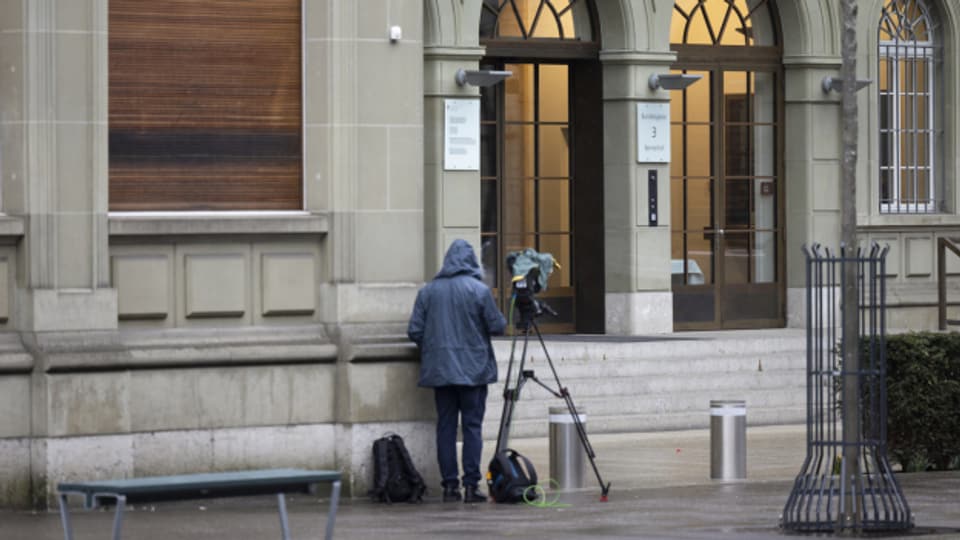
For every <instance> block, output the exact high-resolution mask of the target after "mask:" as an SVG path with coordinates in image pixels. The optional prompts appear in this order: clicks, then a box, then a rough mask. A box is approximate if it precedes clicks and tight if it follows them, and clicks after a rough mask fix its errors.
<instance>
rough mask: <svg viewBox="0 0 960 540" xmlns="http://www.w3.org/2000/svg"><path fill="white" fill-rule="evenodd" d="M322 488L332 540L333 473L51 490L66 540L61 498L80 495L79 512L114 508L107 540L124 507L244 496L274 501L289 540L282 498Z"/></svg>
mask: <svg viewBox="0 0 960 540" xmlns="http://www.w3.org/2000/svg"><path fill="white" fill-rule="evenodd" d="M323 482H331V483H332V486H333V491H332V492H331V494H330V510H329V512H328V516H327V531H326V538H327V540H330V539H331V538H333V523H334V518H335V517H336V514H337V504H338V502H339V499H340V473H339V472H338V471H308V470H302V469H265V470H255V471H236V472H220V473H202V474H183V475H176V476H151V477H145V478H128V479H124V480H103V481H93V482H63V483H60V484H58V485H57V492H58V493H57V497H58V498H59V501H60V520H61V522H62V524H63V534H64V538H65V539H66V540H73V528H72V526H71V524H70V509H69V507H68V506H67V495H69V494H80V495H83V497H84V507H85V508H87V509H93V508H97V507H99V506H101V505H103V504H111V502H112V503H113V504H115V505H116V512H115V514H114V518H113V538H114V540H119V539H120V526H121V524H122V523H123V510H124V506H125V505H126V504H127V503H130V504H136V503H146V502H159V501H174V500H183V499H209V498H220V497H238V496H246V495H272V494H276V495H277V504H278V506H279V510H280V527H281V529H282V532H283V539H284V540H289V539H290V526H289V524H288V522H287V503H286V499H285V498H284V494H286V493H310V492H311V490H312V488H313V487H314V486H315V485H317V484H320V483H323Z"/></svg>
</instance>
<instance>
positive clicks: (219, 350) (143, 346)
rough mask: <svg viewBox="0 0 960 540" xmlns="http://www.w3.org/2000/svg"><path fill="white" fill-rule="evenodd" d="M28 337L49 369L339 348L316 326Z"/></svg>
mask: <svg viewBox="0 0 960 540" xmlns="http://www.w3.org/2000/svg"><path fill="white" fill-rule="evenodd" d="M25 339H26V340H27V341H28V343H27V345H28V347H29V348H30V349H31V350H32V352H33V353H34V355H35V356H36V357H37V358H38V360H39V361H40V362H41V367H42V369H43V370H44V371H46V372H49V373H63V372H71V371H92V370H95V371H115V370H126V369H151V368H159V369H164V368H174V367H212V366H244V365H271V364H293V363H333V362H335V361H336V359H337V356H338V353H339V348H338V347H337V345H335V344H333V343H331V342H330V341H329V340H327V338H326V333H325V332H324V331H323V329H322V328H318V327H316V326H306V327H289V328H272V327H271V328H243V329H232V330H225V329H222V328H220V329H202V330H190V331H184V330H170V331H142V330H136V331H119V332H85V333H80V332H73V333H56V334H53V333H51V334H26V335H25ZM0 352H2V351H0Z"/></svg>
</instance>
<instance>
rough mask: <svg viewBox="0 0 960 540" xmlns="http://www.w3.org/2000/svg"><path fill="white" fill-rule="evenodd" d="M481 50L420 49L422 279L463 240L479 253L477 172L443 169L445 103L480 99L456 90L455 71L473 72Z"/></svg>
mask: <svg viewBox="0 0 960 540" xmlns="http://www.w3.org/2000/svg"><path fill="white" fill-rule="evenodd" d="M482 56H483V49H482V48H478V47H429V48H427V49H426V50H425V51H424V72H425V76H424V107H425V110H424V119H423V123H424V131H425V133H426V137H425V154H424V155H425V158H424V186H423V189H424V222H425V223H424V236H425V241H424V242H425V246H424V249H425V265H424V276H423V279H424V280H429V279H431V278H432V277H433V275H434V274H435V273H436V272H437V270H439V269H440V266H441V264H442V262H443V255H444V253H446V250H447V247H448V246H449V245H450V243H451V242H453V241H454V240H455V239H457V238H462V239H464V240H466V241H468V242H470V245H472V246H473V247H474V249H475V250H477V251H478V253H479V249H480V204H479V201H480V171H446V170H444V168H443V156H444V102H445V100H446V99H448V98H455V99H475V100H478V101H479V99H480V89H479V88H477V87H475V86H459V85H457V83H456V80H455V79H454V75H455V73H456V72H457V70H458V69H460V68H462V69H477V67H478V64H479V60H480V58H481V57H482Z"/></svg>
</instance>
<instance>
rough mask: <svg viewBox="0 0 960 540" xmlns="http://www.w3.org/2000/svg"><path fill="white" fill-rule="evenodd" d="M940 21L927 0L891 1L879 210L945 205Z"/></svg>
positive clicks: (883, 23)
mask: <svg viewBox="0 0 960 540" xmlns="http://www.w3.org/2000/svg"><path fill="white" fill-rule="evenodd" d="M936 30H937V23H936V19H935V18H934V17H933V14H932V12H931V10H930V8H929V6H928V5H927V4H926V2H924V1H923V0H887V2H886V3H885V4H884V6H883V11H882V14H881V17H880V28H879V39H878V48H879V51H878V55H877V57H878V61H879V67H878V74H879V78H880V84H879V115H880V122H879V125H880V141H879V153H880V211H881V212H885V213H929V212H937V211H939V210H941V209H942V200H943V194H942V188H941V187H940V186H939V185H938V184H939V182H938V175H939V174H940V170H939V167H938V166H937V160H938V154H940V152H939V149H938V144H939V136H938V130H939V129H940V128H939V126H938V125H937V124H938V121H937V118H938V117H940V114H941V113H942V112H943V111H942V110H941V109H942V107H940V105H939V101H938V98H939V96H938V94H939V93H938V92H937V91H936V90H937V80H938V74H937V70H938V68H939V65H940V58H939V56H940V51H939V47H938V45H937V40H936V37H937V36H936Z"/></svg>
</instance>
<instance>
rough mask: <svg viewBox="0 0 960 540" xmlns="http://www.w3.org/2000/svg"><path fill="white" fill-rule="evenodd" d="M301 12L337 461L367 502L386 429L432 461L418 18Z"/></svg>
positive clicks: (381, 10)
mask: <svg viewBox="0 0 960 540" xmlns="http://www.w3.org/2000/svg"><path fill="white" fill-rule="evenodd" d="M306 13H307V20H306V21H305V24H306V28H307V30H306V38H307V43H306V49H305V50H306V54H307V66H308V73H307V78H306V81H305V82H306V85H307V86H306V92H305V99H306V103H305V110H306V115H307V120H306V121H307V125H306V137H307V141H308V142H307V144H308V151H307V155H306V156H305V170H306V171H307V172H306V175H305V180H306V193H307V209H308V210H312V211H320V212H326V213H328V214H329V216H330V222H331V225H330V232H329V234H328V235H327V236H326V238H325V239H324V240H323V244H322V247H321V253H322V258H323V261H324V262H323V264H324V265H325V267H324V268H323V269H322V270H321V273H322V274H323V278H322V283H321V286H320V295H319V296H320V306H321V321H322V323H323V324H325V325H326V328H327V331H328V333H329V335H330V336H331V338H332V339H334V340H335V341H336V342H337V344H338V351H339V353H338V358H337V370H336V381H335V388H336V399H335V415H334V416H335V422H336V454H337V456H336V461H337V464H338V467H339V468H340V469H341V470H343V471H345V472H346V479H345V488H346V490H347V493H353V494H355V495H362V494H363V493H364V492H365V491H366V489H367V487H368V483H369V481H370V480H372V474H373V470H372V468H371V463H370V459H371V457H370V456H371V450H370V449H371V446H372V443H373V440H374V439H376V438H377V437H380V436H381V435H383V434H384V433H385V432H388V431H392V432H396V433H399V434H401V435H402V436H403V437H404V438H405V439H406V441H407V444H408V447H409V449H410V451H411V453H412V454H413V455H414V457H415V458H417V463H423V464H425V465H426V464H432V463H433V462H434V458H433V457H432V454H430V453H429V449H430V448H432V446H433V438H432V433H433V431H432V430H433V422H432V420H431V416H432V411H433V404H432V393H430V392H429V391H427V390H423V389H419V388H417V376H418V373H419V364H418V363H417V361H416V360H417V357H416V354H415V352H416V349H415V347H414V346H413V344H412V343H411V342H410V341H409V340H408V339H407V337H406V324H407V320H408V318H409V316H410V313H411V310H412V308H413V301H414V298H415V295H416V292H417V288H418V285H419V284H420V283H421V281H422V279H423V275H424V270H423V260H424V255H423V253H424V241H423V230H424V224H423V221H424V218H423V214H424V212H423V208H424V202H423V201H424V196H423V155H424V153H423V144H424V143H423V140H424V132H423V117H424V112H423V98H422V96H423V80H424V78H423V41H422V35H423V30H422V26H423V11H422V5H421V4H418V3H410V2H405V3H401V2H393V1H390V0H364V1H363V2H321V3H314V2H310V3H309V4H308V6H307V10H306ZM393 25H396V26H400V27H401V29H402V34H403V36H402V38H401V39H400V40H398V41H396V42H391V40H390V38H389V32H388V30H389V27H390V26H393ZM430 471H432V469H431V470H429V471H424V472H430Z"/></svg>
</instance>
